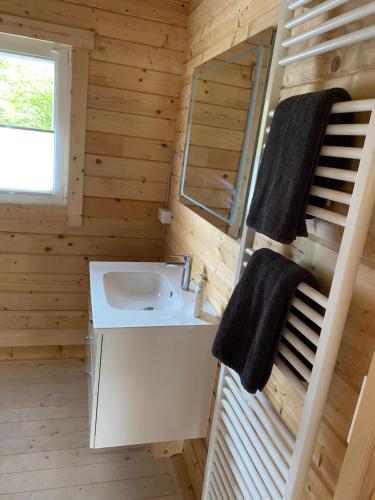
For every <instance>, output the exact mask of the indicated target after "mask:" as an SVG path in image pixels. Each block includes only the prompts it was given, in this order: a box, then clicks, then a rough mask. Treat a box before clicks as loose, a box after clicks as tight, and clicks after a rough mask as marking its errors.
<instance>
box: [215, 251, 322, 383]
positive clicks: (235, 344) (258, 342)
mask: <svg viewBox="0 0 375 500" xmlns="http://www.w3.org/2000/svg"><path fill="white" fill-rule="evenodd" d="M301 282H305V283H307V284H308V285H310V286H312V287H314V288H316V289H317V288H318V283H317V281H316V280H315V278H314V276H313V275H312V274H311V273H310V272H309V271H307V270H306V269H304V268H302V267H301V266H299V265H298V264H296V263H295V262H293V261H291V260H289V259H287V258H285V257H283V256H282V255H280V254H278V253H276V252H274V251H273V250H270V249H268V248H262V249H260V250H257V251H255V252H254V254H253V255H252V257H251V259H250V261H249V263H248V265H247V266H246V269H245V271H244V273H243V275H242V277H241V279H240V280H239V282H238V284H237V286H236V288H235V289H234V291H233V294H232V296H231V298H230V300H229V302H228V305H227V307H226V309H225V311H224V314H223V318H222V320H221V323H220V326H219V329H218V332H217V334H216V337H215V340H214V344H213V347H212V353H213V355H214V356H215V357H216V358H218V359H219V360H220V361H222V362H223V363H224V364H225V365H227V366H229V367H230V368H232V369H233V370H235V371H236V372H237V373H238V374H239V375H240V377H241V382H242V385H243V386H244V387H245V389H246V390H248V391H249V392H252V393H255V392H256V391H257V390H262V389H263V387H264V386H265V385H266V383H267V381H268V379H269V376H270V374H271V370H272V366H273V363H274V359H275V355H276V351H277V346H278V343H279V340H280V337H281V332H282V329H283V327H284V325H285V322H286V317H287V313H288V310H289V305H290V301H291V300H292V298H293V295H294V292H295V290H296V288H297V286H298V285H299V284H300V283H301Z"/></svg>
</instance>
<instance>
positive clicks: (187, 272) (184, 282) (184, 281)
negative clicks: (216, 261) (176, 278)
mask: <svg viewBox="0 0 375 500" xmlns="http://www.w3.org/2000/svg"><path fill="white" fill-rule="evenodd" d="M172 257H173V258H177V257H183V259H184V260H183V262H166V263H165V265H166V266H167V267H175V266H181V267H182V277H181V285H180V287H181V288H182V290H185V291H187V290H189V284H190V276H191V266H192V262H193V257H192V256H191V255H172Z"/></svg>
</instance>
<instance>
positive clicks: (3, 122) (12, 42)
mask: <svg viewBox="0 0 375 500" xmlns="http://www.w3.org/2000/svg"><path fill="white" fill-rule="evenodd" d="M70 58H71V51H70V47H69V46H68V45H63V44H56V43H52V42H46V41H41V40H35V39H32V38H26V37H21V36H16V35H8V34H0V202H8V203H9V202H14V203H50V204H65V203H66V196H67V185H68V166H69V127H70V90H71V65H70Z"/></svg>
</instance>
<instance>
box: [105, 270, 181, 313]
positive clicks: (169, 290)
mask: <svg viewBox="0 0 375 500" xmlns="http://www.w3.org/2000/svg"><path fill="white" fill-rule="evenodd" d="M103 280H104V292H105V296H106V299H107V302H108V304H109V305H111V306H112V307H114V308H115V309H127V310H140V311H158V310H167V309H168V310H173V309H178V308H180V307H181V300H180V299H179V298H178V295H177V292H176V290H175V289H174V287H173V285H172V283H171V282H170V280H169V279H168V278H167V277H166V276H164V275H163V274H160V273H157V272H150V271H138V272H137V271H125V272H113V271H112V272H109V273H105V274H104V276H103Z"/></svg>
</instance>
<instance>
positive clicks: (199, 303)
mask: <svg viewBox="0 0 375 500" xmlns="http://www.w3.org/2000/svg"><path fill="white" fill-rule="evenodd" d="M205 278H206V275H205V274H204V273H196V279H195V282H196V286H195V295H194V306H193V315H194V317H195V318H199V316H200V314H201V312H202V308H203V301H204V285H205V282H204V280H205Z"/></svg>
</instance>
